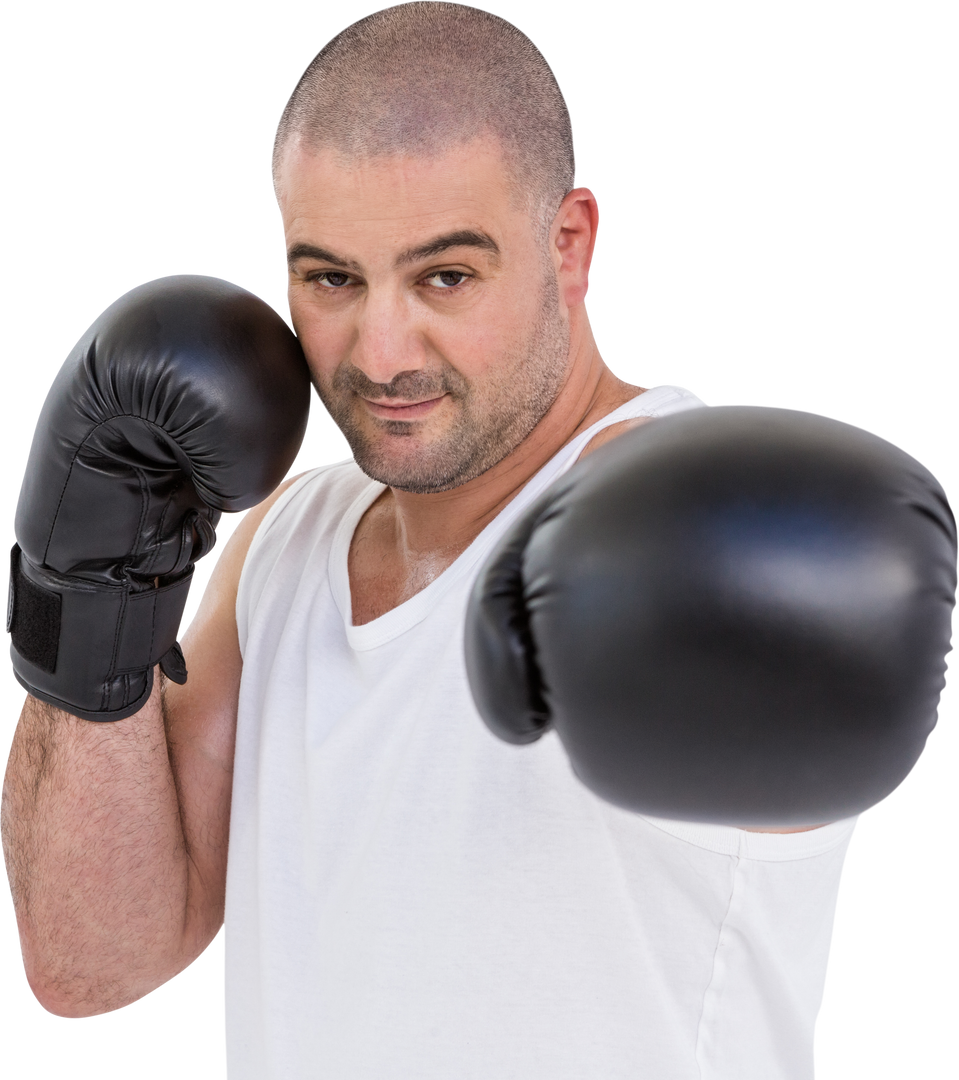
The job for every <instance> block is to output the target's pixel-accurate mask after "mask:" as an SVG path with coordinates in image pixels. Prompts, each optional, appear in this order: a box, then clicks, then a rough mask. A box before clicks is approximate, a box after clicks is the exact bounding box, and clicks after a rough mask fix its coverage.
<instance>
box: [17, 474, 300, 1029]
mask: <svg viewBox="0 0 959 1080" xmlns="http://www.w3.org/2000/svg"><path fill="white" fill-rule="evenodd" d="M284 486H285V485H284ZM280 490H282V488H281V489H278V491H277V492H276V493H274V495H273V496H271V497H270V499H268V500H266V502H264V503H262V504H261V505H260V506H258V507H257V508H256V509H254V510H253V511H251V512H250V514H249V515H247V517H246V519H245V520H244V521H243V522H242V523H241V525H240V526H239V528H238V529H237V531H236V533H235V534H234V536H233V537H232V538H231V540H230V543H229V544H228V545H227V547H226V549H225V550H224V552H223V555H222V557H221V558H220V561H219V563H218V564H217V567H216V569H215V570H214V572H213V575H212V577H211V579H210V584H209V586H208V588H207V591H206V593H205V595H204V597H203V601H202V603H201V605H200V610H199V612H198V614H197V617H196V619H195V621H194V622H193V624H192V625H191V627H190V629H189V631H188V632H187V634H186V636H185V638H184V641H183V650H184V654H185V656H186V660H187V666H188V668H189V672H190V676H189V679H188V681H187V683H186V684H185V685H184V686H177V685H176V684H174V683H167V684H166V685H165V687H163V689H162V691H161V686H160V684H161V679H160V677H159V671H158V672H157V679H156V684H155V686H154V691H153V695H152V696H151V698H150V700H149V702H148V703H147V705H146V706H145V707H144V708H143V709H141V710H140V712H138V713H137V714H136V715H135V716H131V717H129V718H128V719H126V720H120V721H117V722H115V723H95V722H90V721H87V720H79V719H77V718H76V717H73V716H70V715H69V714H68V713H65V712H62V711H61V710H59V709H56V708H54V707H52V706H50V705H47V704H45V703H43V702H40V701H38V700H37V699H35V698H33V697H28V698H27V701H26V704H25V705H24V708H23V713H22V714H21V717H20V723H19V725H18V727H17V731H16V734H15V736H14V740H13V747H12V749H11V753H10V760H9V763H8V766H7V772H6V778H5V781H4V788H3V815H2V825H3V848H4V854H5V857H6V862H7V871H8V874H9V876H10V884H11V888H12V890H13V898H14V905H15V908H16V913H17V921H18V925H19V928H20V940H21V947H22V949H23V958H24V964H25V967H26V972H27V978H28V979H29V982H30V985H31V987H32V988H33V991H34V993H35V994H36V996H37V998H38V999H39V1001H40V1002H41V1004H42V1005H43V1006H44V1007H45V1008H47V1009H49V1010H50V1011H51V1012H54V1013H57V1014H59V1015H61V1016H89V1015H93V1014H95V1013H101V1012H107V1011H109V1010H111V1009H117V1008H119V1007H120V1006H122V1005H126V1004H128V1003H129V1002H131V1001H135V1000H136V999H137V998H139V997H142V996H143V995H144V994H146V993H148V992H149V991H150V990H153V989H154V988H155V987H157V986H159V985H160V984H161V983H163V982H165V981H166V980H167V979H169V978H171V977H172V976H173V975H175V974H176V973H177V972H179V971H182V970H183V968H185V967H186V966H187V965H188V964H190V963H191V962H192V961H193V960H194V959H196V957H197V956H198V955H199V954H200V953H201V952H202V951H203V949H204V948H205V947H206V946H207V944H209V942H210V941H211V940H212V938H213V937H214V935H215V934H216V932H217V930H218V929H219V927H220V925H221V923H222V921H223V902H224V891H225V884H226V850H227V836H228V830H229V815H230V793H231V785H232V770H233V745H234V737H235V730H236V708H237V695H238V692H239V683H240V670H241V660H240V650H239V642H238V638H237V629H236V615H235V605H236V589H237V584H238V582H239V577H240V570H241V569H242V566H243V561H244V559H245V557H246V552H247V549H248V547H249V544H250V541H251V540H252V538H253V534H254V532H255V531H256V527H257V525H258V524H259V522H260V521H261V520H262V517H263V515H264V514H265V512H266V510H267V509H268V508H269V506H270V505H271V504H272V502H273V501H274V500H275V498H276V496H277V495H278V494H279V491H280Z"/></svg>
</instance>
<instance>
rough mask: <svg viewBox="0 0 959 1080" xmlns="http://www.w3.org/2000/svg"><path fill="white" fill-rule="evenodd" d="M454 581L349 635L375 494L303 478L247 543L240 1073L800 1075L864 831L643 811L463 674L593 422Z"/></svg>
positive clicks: (582, 1077) (665, 404)
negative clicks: (502, 566)
mask: <svg viewBox="0 0 959 1080" xmlns="http://www.w3.org/2000/svg"><path fill="white" fill-rule="evenodd" d="M700 404H701V402H699V401H698V400H697V399H696V398H695V397H693V396H692V395H691V394H689V393H688V392H686V391H684V390H679V389H677V388H674V387H659V388H657V389H655V390H650V391H647V392H646V393H644V394H642V395H641V396H639V397H637V398H635V399H634V400H633V401H631V402H629V403H627V404H626V405H624V406H623V407H622V408H620V409H618V410H616V411H615V412H613V413H611V414H609V415H608V416H607V417H605V418H604V419H603V420H601V421H600V422H599V423H598V424H595V425H594V426H593V427H592V428H590V429H589V430H588V431H584V432H583V433H582V434H581V435H579V436H578V437H577V438H575V439H574V440H573V441H572V442H570V443H569V444H568V445H567V446H565V447H563V449H562V450H561V451H560V452H559V453H558V454H557V455H556V456H555V457H554V458H553V459H552V460H551V461H550V462H549V463H548V464H547V465H546V466H545V467H544V468H543V469H542V470H541V471H540V472H539V473H537V474H536V476H534V477H533V479H532V480H530V482H529V483H528V484H527V486H526V487H525V488H524V489H523V491H522V492H521V493H520V494H519V495H518V496H517V497H516V499H515V500H514V501H513V502H512V503H511V504H510V505H509V506H508V507H507V508H506V509H505V510H504V511H503V512H502V513H501V514H500V515H499V516H498V517H497V518H496V519H495V520H494V521H493V522H492V523H491V524H490V525H489V526H487V528H486V529H484V531H483V532H482V533H481V534H480V535H479V536H478V537H477V539H476V540H475V541H474V542H473V543H472V544H471V545H470V547H469V548H467V550H466V551H465V552H463V554H462V555H461V556H460V557H459V558H458V559H457V560H456V561H455V562H454V563H453V564H452V565H451V566H450V567H449V568H448V569H447V570H446V571H445V572H444V573H443V574H441V575H440V576H439V577H438V578H437V579H436V580H435V581H433V582H432V583H431V584H430V585H429V586H428V587H427V588H425V589H423V591H422V592H420V593H418V594H417V595H416V596H414V597H413V598H412V599H410V600H408V601H406V602H405V603H403V604H401V605H400V606H399V607H397V608H395V609H393V610H392V611H389V612H387V613H386V614H385V615H383V616H381V617H380V618H378V619H375V620H374V621H373V622H370V623H366V624H365V625H363V626H353V625H352V622H351V602H350V587H349V578H348V573H347V555H348V552H349V546H350V540H351V537H352V535H353V531H354V529H355V527H356V525H357V523H358V522H359V520H360V518H361V517H362V515H363V513H364V511H365V510H366V509H367V508H368V507H369V506H370V505H371V504H372V503H373V501H374V500H375V499H376V497H377V496H378V495H379V493H380V492H381V491H382V490H383V488H382V485H380V484H377V483H374V482H373V481H371V480H369V479H368V478H367V477H366V476H364V475H363V473H362V472H361V471H360V470H359V469H358V468H357V466H356V465H355V464H353V463H352V462H348V463H344V464H340V465H333V466H330V467H327V468H322V469H318V470H316V471H314V472H311V473H308V474H307V475H305V476H304V477H302V478H301V479H300V480H298V481H297V482H296V483H295V484H293V485H292V486H291V487H290V488H289V490H288V491H287V492H285V493H284V495H283V496H281V498H280V499H278V500H277V502H276V504H275V505H274V506H273V508H272V509H271V510H270V512H269V513H268V514H267V516H266V517H265V519H264V521H263V523H262V524H261V526H260V528H259V530H258V532H257V534H256V537H255V538H254V540H253V543H252V545H251V547H250V551H249V554H248V556H247V560H246V565H245V566H244V569H243V574H242V577H241V580H240V587H239V595H238V597H237V624H238V627H239V633H240V646H241V650H242V653H243V678H242V683H241V687H240V705H239V721H238V729H237V746H236V769H235V776H234V786H233V810H232V821H231V830H230V856H229V870H228V883H227V914H226V934H227V938H226V941H227V1044H228V1061H229V1075H230V1078H231V1080H321V1078H322V1080H626V1078H629V1080H694V1078H695V1080H720V1078H722V1080H787V1078H788V1080H805V1078H809V1077H811V1076H812V1040H813V1025H814V1021H815V1017H816V1013H817V1010H818V1008H819V1003H820V998H821V995H822V988H823V981H824V976H825V968H826V957H827V953H828V947H829V938H830V934H831V929H832V921H833V911H834V906H835V900H836V893H837V889H838V883H839V875H840V870H841V866H842V861H843V856H844V853H845V849H846V845H847V843H848V840H849V836H850V834H851V831H852V822H851V821H850V822H840V823H838V824H834V825H830V826H827V827H825V828H822V829H818V830H815V831H813V832H808V833H799V834H795V835H787V836H779V835H767V834H756V833H746V832H742V831H740V830H738V829H733V828H723V827H718V826H709V825H693V824H688V823H677V822H670V821H663V820H658V819H652V818H647V817H642V816H639V815H636V814H631V813H628V812H626V811H624V810H621V809H618V808H616V807H613V806H609V805H607V804H606V803H604V802H602V801H601V800H599V799H598V798H597V797H596V796H594V795H593V794H592V793H591V792H589V791H588V790H587V789H586V788H585V787H583V785H582V784H581V783H580V782H579V781H578V780H577V779H576V778H575V777H574V776H573V774H572V772H571V769H570V767H569V764H568V761H567V759H566V757H565V755H564V752H563V749H562V746H561V745H560V743H559V741H558V740H557V738H556V736H555V734H553V733H549V734H547V735H546V736H544V737H543V738H542V739H540V740H539V741H538V742H536V743H534V744H533V745H531V746H525V747H516V746H509V745H507V744H505V743H503V742H500V741H499V740H498V739H496V738H495V737H494V736H493V735H491V734H490V732H489V731H488V730H487V729H486V727H485V726H484V724H483V722H482V720H481V719H480V718H479V716H478V715H477V713H476V711H475V708H474V706H473V703H472V700H471V698H470V694H469V689H468V686H467V681H466V674H465V670H464V664H463V657H462V652H463V646H462V627H463V615H464V609H465V605H466V601H467V597H468V594H469V589H470V586H471V584H472V582H473V579H474V577H475V575H476V573H477V571H478V569H479V567H480V565H481V563H482V561H483V559H484V557H485V556H486V555H487V554H488V552H489V551H490V549H491V547H492V546H493V545H494V544H495V543H496V541H497V540H498V539H499V538H500V536H501V535H502V534H503V533H504V531H505V530H506V528H507V527H508V526H509V524H510V523H511V522H512V521H513V520H515V519H516V517H517V516H518V515H519V514H520V513H521V512H522V511H523V510H524V509H525V508H526V507H527V506H528V505H529V504H530V503H531V502H532V500H533V499H535V498H536V497H537V496H538V495H539V494H540V492H541V491H543V489H544V488H546V487H547V486H548V484H550V483H551V482H552V481H553V480H554V479H556V477H558V476H559V475H560V474H561V473H563V472H564V471H565V470H566V469H567V468H569V467H570V465H572V464H573V462H574V461H575V460H576V458H577V457H578V456H579V454H580V453H581V451H582V450H583V448H584V447H585V445H586V444H587V443H588V442H589V440H590V439H591V438H592V437H593V436H594V435H595V434H596V432H597V431H598V430H600V429H601V428H602V427H605V426H607V425H608V424H613V423H616V422H617V421H618V420H623V419H626V418H629V417H635V416H662V415H664V414H666V413H671V412H677V411H680V410H682V409H688V408H692V407H695V406H698V405H700Z"/></svg>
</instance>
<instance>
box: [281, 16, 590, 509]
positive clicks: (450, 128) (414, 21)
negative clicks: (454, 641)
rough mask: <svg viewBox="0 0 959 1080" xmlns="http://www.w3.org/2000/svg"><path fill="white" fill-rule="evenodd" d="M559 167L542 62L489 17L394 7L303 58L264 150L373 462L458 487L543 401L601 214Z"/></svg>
mask: <svg viewBox="0 0 959 1080" xmlns="http://www.w3.org/2000/svg"><path fill="white" fill-rule="evenodd" d="M572 175H573V159H572V142H571V138H570V129H569V117H568V114H567V112H566V107H565V104H564V103H563V99H562V95H561V94H560V91H559V88H558V87H557V85H556V82H555V79H554V78H553V76H552V73H551V72H550V70H549V68H548V66H547V65H546V62H545V61H544V60H543V58H542V57H541V56H540V54H539V53H538V52H537V50H536V49H535V47H534V46H533V45H532V43H531V42H530V41H529V40H528V39H527V38H526V37H525V36H524V35H523V34H521V33H520V32H519V31H518V30H517V29H516V28H515V27H513V26H511V25H510V24H509V23H506V22H504V21H503V20H502V19H499V18H497V17H496V16H493V15H489V14H487V13H486V12H482V11H478V10H476V9H474V8H467V7H462V6H460V5H457V4H447V3H414V4H406V5H401V6H400V7H396V8H390V9H388V10H386V11H383V12H379V13H377V14H375V15H371V16H369V17H368V18H366V19H363V20H361V21H360V22H358V23H356V24H355V25H354V26H352V27H349V28H348V29H347V30H345V31H344V32H343V33H342V34H340V35H339V36H338V37H336V38H334V40H333V41H332V42H331V43H330V44H329V45H327V46H326V48H325V49H323V51H322V52H321V53H320V54H319V55H318V56H317V58H316V59H315V60H314V61H313V63H312V64H311V65H310V67H309V68H308V69H307V71H306V73H305V74H304V76H303V78H302V79H301V80H300V83H299V85H298V86H297V88H296V90H295V91H294V94H293V97H292V98H291V100H290V102H289V104H288V105H287V108H286V110H285V112H284V114H283V119H282V121H281V123H280V128H279V131H278V133H277V141H276V148H275V153H274V180H275V184H276V190H277V196H278V199H279V202H280V207H281V210H282V213H283V218H284V226H285V229H286V234H287V245H288V254H289V260H290V307H291V311H292V314H293V320H294V324H295V326H296V329H297V332H298V334H299V336H300V339H301V341H302V343H303V346H304V349H305V351H306V354H307V358H308V359H309V361H310V364H311V368H312V370H313V375H314V380H315V382H316V385H317V389H318V390H319V392H320V395H321V397H322V398H323V400H324V402H325V403H326V405H327V407H328V408H329V410H330V412H331V414H332V415H333V417H334V419H335V420H336V421H337V423H338V424H339V425H340V427H341V428H342V429H343V431H344V433H345V434H346V436H347V438H348V439H349V441H350V444H351V446H352V448H353V451H354V454H355V456H356V459H357V461H358V462H359V464H360V465H361V466H362V467H363V468H364V469H365V470H366V471H367V472H368V473H369V474H370V475H371V476H374V477H376V478H377V479H380V480H382V481H384V482H385V483H389V484H391V485H393V486H394V487H398V488H402V489H405V490H409V491H418V492H431V491H442V490H446V489H449V488H452V487H456V486H457V485H459V484H462V483H465V482H467V481H469V480H471V479H473V478H474V477H475V476H478V475H479V474H481V473H482V472H484V471H485V470H486V469H488V468H490V467H492V466H493V465H495V464H496V463H497V462H498V461H500V460H502V458H504V457H505V456H507V455H508V454H509V453H510V452H511V451H512V450H513V449H515V447H516V446H517V445H518V444H519V443H520V442H521V441H522V440H523V439H524V438H525V437H526V436H527V435H528V434H529V432H530V431H531V430H532V429H533V428H534V427H535V426H536V424H537V423H538V422H539V420H540V419H541V418H542V417H543V415H544V414H545V413H546V412H547V410H548V409H549V408H550V405H551V404H552V403H553V401H554V400H555V397H556V395H557V393H558V392H559V390H560V387H561V386H562V384H563V380H564V378H565V376H566V371H567V366H568V355H569V335H570V327H569V314H570V308H571V307H574V306H576V305H581V302H582V295H583V294H584V293H585V271H586V268H587V267H588V262H589V251H591V247H592V236H593V232H594V230H595V206H594V204H593V203H592V202H591V197H590V198H588V199H584V198H583V197H580V198H579V199H578V200H577V199H576V198H575V196H576V194H577V193H575V192H574V193H572V194H570V192H569V189H570V187H571V185H572ZM587 195H588V193H587ZM571 200H572V202H571ZM585 203H589V206H586V207H585V209H584V204H585ZM574 204H575V205H574ZM584 215H585V216H584ZM586 219H589V220H588V221H587V220H586ZM571 238H572V239H571ZM587 249H588V250H587ZM574 263H575V264H576V266H575V267H573V271H572V273H571V271H570V267H571V266H573V264H574ZM574 279H575V280H574Z"/></svg>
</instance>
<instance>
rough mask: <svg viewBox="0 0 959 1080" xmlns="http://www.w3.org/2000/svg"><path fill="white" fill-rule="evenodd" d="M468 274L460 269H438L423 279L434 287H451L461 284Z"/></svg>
mask: <svg viewBox="0 0 959 1080" xmlns="http://www.w3.org/2000/svg"><path fill="white" fill-rule="evenodd" d="M469 276H470V275H469V274H464V273H463V272H462V271H461V270H438V271H437V272H436V273H435V274H430V276H429V277H428V278H424V279H423V280H424V281H425V282H426V284H427V285H432V286H433V288H435V289H452V288H455V287H456V286H457V285H462V284H463V282H464V281H467V280H468V279H469Z"/></svg>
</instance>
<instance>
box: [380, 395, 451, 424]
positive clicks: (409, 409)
mask: <svg viewBox="0 0 959 1080" xmlns="http://www.w3.org/2000/svg"><path fill="white" fill-rule="evenodd" d="M446 396H447V395H446V394H440V395H439V397H434V398H427V399H426V400H425V401H396V400H393V399H388V398H381V399H380V400H379V401H371V400H370V399H369V398H362V399H361V400H362V401H363V404H364V405H365V406H366V408H367V410H368V411H369V412H370V413H371V414H372V415H373V416H375V417H376V418H377V419H378V420H421V419H423V417H425V416H428V415H429V414H430V413H431V412H433V410H434V409H436V408H437V407H438V406H439V405H440V403H441V402H442V401H443V399H444V398H445V397H446Z"/></svg>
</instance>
